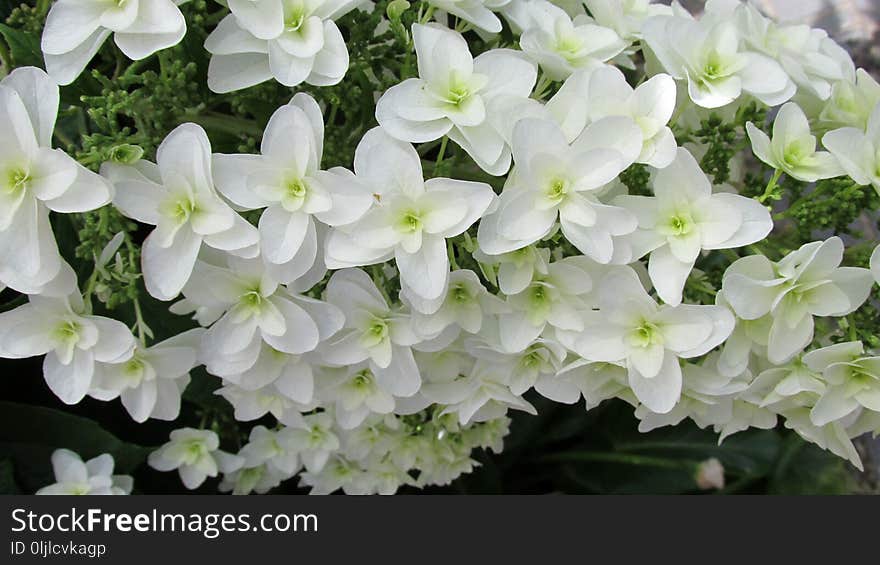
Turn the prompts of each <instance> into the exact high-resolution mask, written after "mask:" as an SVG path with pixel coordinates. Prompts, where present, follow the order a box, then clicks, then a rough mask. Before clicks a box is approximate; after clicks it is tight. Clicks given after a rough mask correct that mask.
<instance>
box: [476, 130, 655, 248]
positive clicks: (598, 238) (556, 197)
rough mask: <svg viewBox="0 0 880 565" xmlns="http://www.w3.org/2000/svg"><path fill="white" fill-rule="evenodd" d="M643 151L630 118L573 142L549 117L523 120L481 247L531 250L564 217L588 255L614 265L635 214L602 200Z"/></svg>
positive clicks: (484, 222)
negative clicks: (617, 243)
mask: <svg viewBox="0 0 880 565" xmlns="http://www.w3.org/2000/svg"><path fill="white" fill-rule="evenodd" d="M641 150H642V132H641V129H640V128H639V127H638V126H637V125H636V123H635V122H634V121H633V120H632V119H630V118H627V117H624V116H610V117H607V118H603V119H601V120H598V121H596V122H594V123H592V124H590V125H589V126H587V127H586V129H584V131H583V133H581V134H580V135H579V136H578V137H577V139H575V140H574V141H573V142H572V143H571V144H569V143H568V141H567V140H566V138H565V135H564V133H563V131H562V129H561V128H560V127H559V126H558V125H557V124H556V123H555V122H553V121H551V120H546V119H544V120H542V119H536V118H526V119H523V120H520V121H519V122H518V123H517V124H516V127H515V128H514V134H513V154H514V159H515V161H516V168H515V169H514V171H513V172H512V173H511V175H510V176H509V177H508V180H507V183H506V184H505V188H504V191H503V193H502V195H501V198H500V201H499V203H498V205H497V206H496V207H495V208H494V210H493V211H492V212H491V213H490V214H489V215H488V216H486V217H485V218H483V220H482V221H481V222H480V227H479V232H478V235H477V238H478V241H479V244H480V248H481V249H482V251H483V252H485V253H488V254H490V255H499V254H502V253H507V252H510V251H514V250H516V249H519V248H521V247H525V246H527V245H529V244H532V243H534V242H536V241H538V240H540V239H542V238H544V237H545V236H547V235H549V234H550V233H551V231H552V230H553V229H554V227H555V226H556V220H557V218H558V219H559V222H560V224H561V226H562V233H563V234H564V235H565V237H566V239H568V240H569V241H570V242H571V243H572V244H574V245H575V247H577V248H578V249H579V250H580V251H581V252H582V253H584V254H585V255H587V256H589V257H590V258H592V259H595V260H596V261H599V262H600V263H608V262H610V261H611V259H612V257H613V255H614V243H613V240H612V237H613V236H621V235H625V234H628V233H631V232H633V231H634V230H635V229H636V225H637V223H636V217H635V215H633V214H632V213H630V212H629V211H627V210H625V209H623V208H620V207H618V206H611V205H608V204H604V203H602V202H601V200H600V199H599V196H600V195H601V194H602V192H603V189H605V188H606V186H607V185H608V183H610V182H611V181H612V180H614V179H615V178H616V177H617V176H618V175H619V174H620V173H621V172H623V171H624V170H625V169H626V168H627V167H629V166H630V165H631V164H632V163H633V162H634V161H635V160H636V158H637V157H638V155H639V153H640V152H641Z"/></svg>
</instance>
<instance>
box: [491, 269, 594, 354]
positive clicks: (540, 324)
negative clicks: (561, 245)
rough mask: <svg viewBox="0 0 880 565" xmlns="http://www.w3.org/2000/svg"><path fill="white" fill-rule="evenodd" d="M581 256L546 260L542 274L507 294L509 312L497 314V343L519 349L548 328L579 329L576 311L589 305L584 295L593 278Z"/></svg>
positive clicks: (507, 348) (504, 346)
mask: <svg viewBox="0 0 880 565" xmlns="http://www.w3.org/2000/svg"><path fill="white" fill-rule="evenodd" d="M581 259H582V258H581V257H567V258H565V259H563V260H561V261H555V262H553V263H550V265H549V266H548V267H547V274H546V275H543V274H542V275H535V277H534V278H533V280H532V282H531V284H529V285H528V286H527V287H526V288H525V289H523V290H522V291H520V292H518V293H516V294H513V295H510V296H508V297H507V304H508V306H509V310H510V311H508V312H503V313H501V314H499V316H498V333H499V343H500V345H501V346H502V347H503V348H504V349H505V350H506V351H509V352H520V351H523V350H524V349H525V348H526V347H527V346H528V345H529V344H530V343H532V342H533V341H534V340H535V339H537V338H538V336H540V335H541V334H542V333H543V332H544V331H545V329H546V328H548V327H552V328H557V329H559V330H566V331H573V332H578V331H581V330H582V329H583V320H582V319H581V317H580V312H581V311H583V310H585V309H587V308H588V307H589V306H590V305H591V304H592V297H589V298H588V296H587V295H589V294H590V292H591V291H592V290H593V284H594V281H593V277H592V276H591V275H590V272H589V270H588V269H587V268H585V267H584V265H583V263H582V261H581Z"/></svg>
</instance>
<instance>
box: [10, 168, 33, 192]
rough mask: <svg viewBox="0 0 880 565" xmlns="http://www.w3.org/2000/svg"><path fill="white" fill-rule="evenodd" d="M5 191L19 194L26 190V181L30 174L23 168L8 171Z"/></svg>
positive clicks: (29, 178) (28, 180)
mask: <svg viewBox="0 0 880 565" xmlns="http://www.w3.org/2000/svg"><path fill="white" fill-rule="evenodd" d="M8 175H9V176H8V178H7V184H6V186H7V189H6V190H7V192H9V193H11V194H19V193H21V192H24V191H25V190H27V186H28V183H29V182H30V180H31V177H30V174H29V173H28V172H27V171H26V170H24V169H12V170H11V171H9V173H8Z"/></svg>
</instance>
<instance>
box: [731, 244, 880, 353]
mask: <svg viewBox="0 0 880 565" xmlns="http://www.w3.org/2000/svg"><path fill="white" fill-rule="evenodd" d="M842 260H843V242H842V241H841V240H840V238H838V237H832V238H830V239H828V240H826V241H815V242H812V243H807V244H804V245H803V246H801V247H800V249H798V250H796V251H793V252H791V253H789V254H788V255H786V256H785V257H783V258H782V259H781V260H780V261H779V262H777V263H772V262H771V261H770V260H769V259H767V258H766V257H764V256H763V255H752V256H749V257H743V258H742V259H739V260H738V261H736V262H735V263H733V264H732V265H731V266H730V267H728V269H727V271H726V272H725V273H724V278H723V280H722V290H723V292H724V297H725V298H726V299H727V301H728V303H729V304H730V305H731V307H732V308H733V310H734V312H735V313H736V315H737V316H738V317H740V318H742V319H744V320H757V319H758V318H760V317H762V316H764V315H766V314H768V313H769V314H771V315H772V317H773V325H772V327H771V329H770V336H769V340H768V345H767V356H768V358H769V359H770V361H771V362H772V363H774V364H777V365H779V364H782V363H785V362H786V361H787V360H789V359H791V358H792V357H793V356H794V355H795V354H796V353H797V352H799V351H800V350H802V349H803V348H804V347H806V346H807V344H809V343H810V341H812V339H813V316H845V315H846V314H849V313H850V312H852V311H853V310H855V309H856V308H858V307H859V306H860V305H861V304H862V303H863V302H864V301H865V300H866V299H867V297H868V293H869V292H870V290H871V284H872V281H871V273H870V271H868V270H867V269H861V268H858V267H839V265H840V262H841V261H842Z"/></svg>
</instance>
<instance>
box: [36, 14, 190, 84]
mask: <svg viewBox="0 0 880 565" xmlns="http://www.w3.org/2000/svg"><path fill="white" fill-rule="evenodd" d="M183 1H185V0H180V1H175V0H115V1H112V2H108V1H107V0H58V1H57V2H55V3H54V4H52V8H51V10H49V15H48V16H47V17H46V26H45V27H44V28H43V37H42V41H41V44H40V47H41V48H42V50H43V55H44V57H45V59H46V70H48V71H49V74H50V75H51V76H52V78H53V79H54V80H55V82H57V83H58V84H61V85H65V84H70V83H72V82H73V81H74V80H76V78H77V77H78V76H79V75H80V73H82V72H83V70H84V69H85V68H86V65H88V64H89V61H91V60H92V58H93V57H94V56H95V54H96V53H97V52H98V50H99V49H100V48H101V45H103V44H104V41H106V40H107V38H108V37H110V35H111V34H113V40H114V42H115V43H116V46H117V47H119V50H120V51H122V53H123V54H125V56H126V57H128V58H129V59H134V60H136V61H137V60H140V59H145V58H147V57H149V56H150V55H152V54H153V53H155V52H157V51H160V50H162V49H165V48H168V47H171V46H173V45H177V44H178V43H180V40H181V39H183V36H184V35H185V34H186V21H185V20H184V18H183V14H182V13H181V12H180V8H178V7H177V4H182V3H183Z"/></svg>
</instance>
